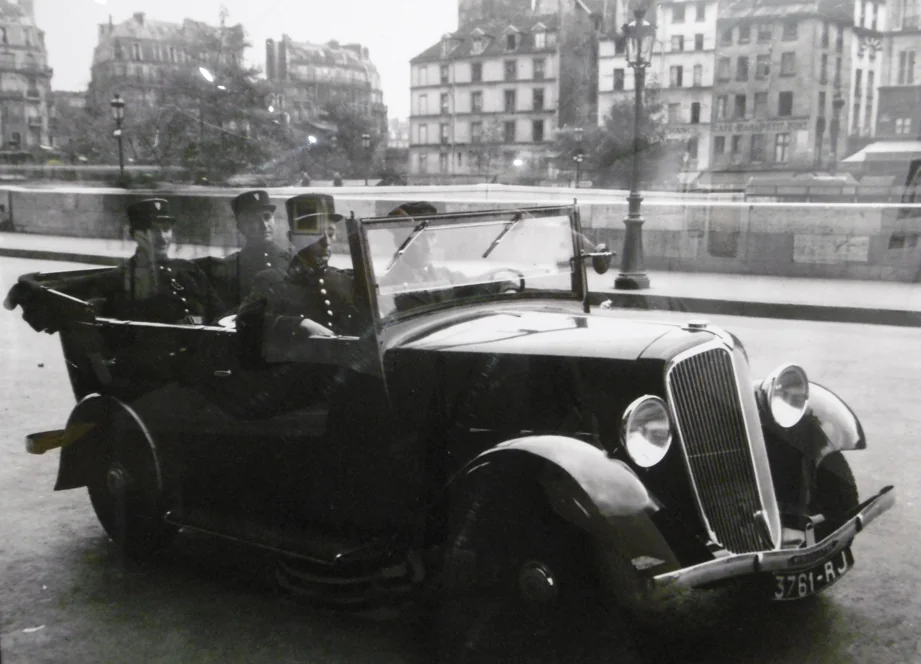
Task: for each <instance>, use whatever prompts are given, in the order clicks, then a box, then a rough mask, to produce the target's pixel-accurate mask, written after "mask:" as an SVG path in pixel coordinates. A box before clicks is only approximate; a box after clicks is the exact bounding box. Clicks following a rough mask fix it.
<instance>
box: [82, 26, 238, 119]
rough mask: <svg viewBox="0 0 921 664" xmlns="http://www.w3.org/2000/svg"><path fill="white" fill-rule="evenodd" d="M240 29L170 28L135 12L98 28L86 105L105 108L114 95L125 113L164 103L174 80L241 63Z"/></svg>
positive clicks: (221, 27) (211, 27) (208, 27)
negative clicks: (125, 18) (221, 64)
mask: <svg viewBox="0 0 921 664" xmlns="http://www.w3.org/2000/svg"><path fill="white" fill-rule="evenodd" d="M244 45H245V44H244V33H243V26H242V25H240V24H237V25H235V26H232V27H224V26H220V27H215V26H210V25H207V24H205V23H201V22H199V21H192V20H190V19H185V20H184V21H183V22H182V23H169V22H165V21H157V20H154V19H150V18H148V17H147V15H146V14H145V13H144V12H137V13H135V14H134V15H133V16H132V17H131V18H130V19H128V20H126V21H123V22H121V23H117V24H116V23H112V21H111V18H110V20H109V22H108V23H105V24H100V25H99V33H98V41H97V44H96V48H95V50H94V51H93V65H92V73H91V80H90V85H89V90H88V97H87V104H88V105H89V106H91V107H93V108H98V109H104V108H108V105H109V100H110V99H111V98H112V96H113V95H114V94H120V95H121V97H122V98H123V99H124V100H125V103H126V113H128V114H130V113H131V112H132V111H133V110H137V109H142V108H155V107H157V106H159V105H161V104H162V103H163V99H164V95H165V93H166V92H168V90H167V88H166V86H167V85H168V84H169V82H170V80H171V78H172V75H173V74H176V73H186V74H189V75H190V76H193V77H195V76H198V75H199V74H198V69H199V67H202V66H204V67H206V68H210V67H214V66H216V65H218V64H220V63H222V62H225V61H227V62H242V61H243V49H244Z"/></svg>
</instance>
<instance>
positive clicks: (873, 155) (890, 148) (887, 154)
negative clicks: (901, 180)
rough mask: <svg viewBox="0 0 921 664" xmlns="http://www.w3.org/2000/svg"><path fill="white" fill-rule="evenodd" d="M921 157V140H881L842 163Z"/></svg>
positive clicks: (903, 159) (905, 159)
mask: <svg viewBox="0 0 921 664" xmlns="http://www.w3.org/2000/svg"><path fill="white" fill-rule="evenodd" d="M909 159H921V141H879V142H877V143H871V144H870V145H868V146H867V147H865V148H863V149H862V150H858V151H857V152H855V153H854V154H852V155H851V156H850V157H848V158H847V159H842V160H841V163H842V164H863V163H866V162H871V161H877V162H879V161H907V160H909Z"/></svg>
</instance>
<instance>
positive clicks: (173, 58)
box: [169, 46, 176, 62]
mask: <svg viewBox="0 0 921 664" xmlns="http://www.w3.org/2000/svg"><path fill="white" fill-rule="evenodd" d="M169 61H170V62H176V47H175V46H170V47H169Z"/></svg>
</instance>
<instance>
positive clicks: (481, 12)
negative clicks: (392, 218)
mask: <svg viewBox="0 0 921 664" xmlns="http://www.w3.org/2000/svg"><path fill="white" fill-rule="evenodd" d="M458 8H459V16H458V22H459V25H460V26H461V29H460V30H458V31H457V32H454V33H451V34H447V35H445V36H444V37H443V38H442V39H441V41H440V42H438V43H437V44H435V45H433V46H431V47H430V48H428V49H426V50H425V51H424V52H422V53H421V54H419V55H418V56H416V57H415V58H413V60H412V61H411V62H410V67H411V83H410V96H411V108H410V173H411V175H412V176H413V178H414V179H415V180H416V181H420V182H430V181H438V180H443V181H448V180H456V179H467V180H480V181H482V179H486V180H490V179H494V178H498V177H503V178H509V179H518V178H536V179H539V178H546V177H547V176H548V175H551V174H552V172H553V165H552V161H553V159H552V158H553V153H552V142H553V140H554V137H555V133H556V131H557V129H559V128H561V127H566V126H571V127H574V126H585V125H586V124H588V123H591V122H594V121H595V117H596V115H597V103H598V101H597V95H598V88H597V64H598V43H599V36H600V34H601V31H602V29H603V14H602V13H600V12H598V11H597V10H596V8H594V7H593V6H591V5H589V4H586V3H585V2H582V0H577V1H576V2H575V3H574V5H573V6H570V5H568V4H566V5H565V6H564V5H561V4H560V3H558V2H536V3H532V2H530V0H528V1H527V2H521V1H518V2H514V1H512V0H509V1H508V2H501V1H499V0H496V1H494V2H489V1H487V0H460V2H459V5H458Z"/></svg>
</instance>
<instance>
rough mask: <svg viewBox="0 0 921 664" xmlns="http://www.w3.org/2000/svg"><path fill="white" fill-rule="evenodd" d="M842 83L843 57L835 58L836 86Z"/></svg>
mask: <svg viewBox="0 0 921 664" xmlns="http://www.w3.org/2000/svg"><path fill="white" fill-rule="evenodd" d="M840 85H841V58H835V87H838V86H840Z"/></svg>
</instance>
